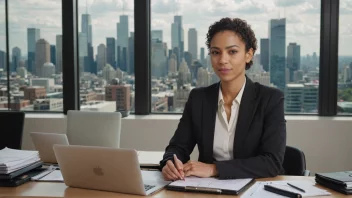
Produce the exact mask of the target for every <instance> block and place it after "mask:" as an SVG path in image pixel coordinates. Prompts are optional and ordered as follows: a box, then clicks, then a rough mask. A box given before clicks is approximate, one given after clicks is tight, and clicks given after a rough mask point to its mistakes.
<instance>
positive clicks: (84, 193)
mask: <svg viewBox="0 0 352 198" xmlns="http://www.w3.org/2000/svg"><path fill="white" fill-rule="evenodd" d="M302 179H303V180H308V181H314V177H296V176H278V177H275V178H270V179H259V180H258V181H263V180H264V181H267V180H275V181H277V180H302ZM317 186H318V187H320V188H323V187H321V186H319V185H317ZM328 191H329V192H331V193H332V195H331V196H322V198H329V197H337V198H346V197H347V198H352V195H350V196H346V195H343V194H341V193H338V192H335V191H332V190H329V189H328ZM0 197H1V198H5V197H6V198H10V197H12V198H15V197H21V198H23V197H31V198H33V197H41V198H44V197H51V198H52V197H66V198H72V197H88V198H90V197H106V198H120V197H127V198H128V197H136V198H140V197H141V196H139V195H128V194H120V193H112V192H104V191H96V190H86V189H79V188H70V187H67V186H66V185H65V184H64V183H53V182H29V183H26V184H24V185H22V186H19V187H16V188H5V187H0ZM149 197H155V198H160V197H177V198H203V197H205V198H207V197H209V198H210V197H240V196H229V195H213V194H203V193H185V192H175V191H169V190H161V191H159V192H157V193H155V194H154V195H151V196H149Z"/></svg>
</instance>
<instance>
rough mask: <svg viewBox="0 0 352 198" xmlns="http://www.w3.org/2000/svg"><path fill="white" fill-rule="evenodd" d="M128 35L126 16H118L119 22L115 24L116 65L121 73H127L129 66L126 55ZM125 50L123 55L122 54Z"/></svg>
mask: <svg viewBox="0 0 352 198" xmlns="http://www.w3.org/2000/svg"><path fill="white" fill-rule="evenodd" d="M128 34H129V26H128V15H120V22H119V23H117V40H116V44H117V57H116V59H117V65H118V67H120V68H121V69H122V70H123V71H127V69H128V68H129V66H128V65H127V63H128V60H127V57H128V54H127V50H128V49H127V48H128ZM124 50H125V54H124Z"/></svg>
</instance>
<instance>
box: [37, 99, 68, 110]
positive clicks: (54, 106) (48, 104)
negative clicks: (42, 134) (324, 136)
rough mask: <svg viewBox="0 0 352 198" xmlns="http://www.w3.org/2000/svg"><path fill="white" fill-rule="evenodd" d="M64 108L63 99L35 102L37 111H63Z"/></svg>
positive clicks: (38, 100)
mask: <svg viewBox="0 0 352 198" xmlns="http://www.w3.org/2000/svg"><path fill="white" fill-rule="evenodd" d="M63 106H64V105H63V99H58V98H47V99H36V100H35V101H34V102H33V110H35V111H62V110H63Z"/></svg>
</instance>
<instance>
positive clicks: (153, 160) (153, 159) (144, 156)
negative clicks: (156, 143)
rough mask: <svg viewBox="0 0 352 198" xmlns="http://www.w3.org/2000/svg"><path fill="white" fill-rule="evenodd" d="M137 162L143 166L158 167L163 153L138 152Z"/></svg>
mask: <svg viewBox="0 0 352 198" xmlns="http://www.w3.org/2000/svg"><path fill="white" fill-rule="evenodd" d="M137 153H138V161H139V164H140V165H144V166H158V165H159V162H160V161H161V160H162V159H163V155H164V152H154V151H138V152H137Z"/></svg>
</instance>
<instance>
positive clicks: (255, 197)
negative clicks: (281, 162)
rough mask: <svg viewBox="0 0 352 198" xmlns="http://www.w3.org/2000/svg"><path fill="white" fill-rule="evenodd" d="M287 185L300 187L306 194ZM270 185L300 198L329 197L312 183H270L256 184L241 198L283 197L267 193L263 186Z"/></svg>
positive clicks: (327, 193)
mask: <svg viewBox="0 0 352 198" xmlns="http://www.w3.org/2000/svg"><path fill="white" fill-rule="evenodd" d="M287 183H290V184H293V185H295V186H297V187H300V188H302V189H304V190H305V191H306V192H305V193H303V192H301V191H298V190H296V189H294V188H292V187H290V186H289V185H287ZM267 184H269V185H272V186H275V187H277V188H280V189H283V190H287V191H291V192H295V193H299V194H301V195H302V197H314V196H324V195H331V194H330V193H329V192H328V191H326V190H322V189H320V188H317V187H315V186H314V183H313V182H309V181H292V180H291V181H272V182H269V181H267V182H256V183H255V184H254V185H253V186H251V187H250V188H249V189H248V190H247V191H246V192H244V193H243V195H242V196H241V198H269V197H270V198H281V197H285V196H282V195H278V194H275V193H272V192H269V191H266V190H264V185H267Z"/></svg>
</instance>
